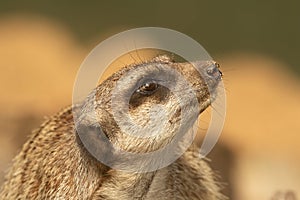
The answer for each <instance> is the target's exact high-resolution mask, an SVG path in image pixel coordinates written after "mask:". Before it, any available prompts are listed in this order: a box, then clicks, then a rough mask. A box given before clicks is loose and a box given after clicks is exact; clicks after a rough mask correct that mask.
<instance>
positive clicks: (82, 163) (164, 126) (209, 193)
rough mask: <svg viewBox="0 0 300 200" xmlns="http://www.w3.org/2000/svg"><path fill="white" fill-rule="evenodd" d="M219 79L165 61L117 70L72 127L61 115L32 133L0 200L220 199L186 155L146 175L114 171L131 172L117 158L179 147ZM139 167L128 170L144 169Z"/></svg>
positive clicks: (207, 67) (197, 66)
mask: <svg viewBox="0 0 300 200" xmlns="http://www.w3.org/2000/svg"><path fill="white" fill-rule="evenodd" d="M221 77H222V73H221V72H220V70H219V66H218V64H217V63H215V62H213V61H201V62H194V63H189V62H183V63H178V62H174V61H172V60H171V59H170V58H169V57H168V56H159V57H156V58H154V59H152V60H149V61H147V62H143V63H140V64H133V65H130V66H127V67H124V68H122V69H121V70H119V71H117V72H115V73H114V74H113V75H111V76H110V77H109V78H108V79H106V80H105V81H104V82H102V83H101V84H100V85H99V86H97V88H95V90H94V91H93V92H91V94H90V95H89V96H88V97H87V98H86V100H85V101H84V102H83V104H82V105H79V106H76V107H73V109H74V110H75V113H76V114H77V116H76V119H75V117H74V115H73V114H74V110H72V107H68V108H66V109H64V110H62V111H61V112H59V113H57V114H56V115H54V116H52V117H50V118H49V119H48V120H47V121H46V122H44V123H43V124H42V125H41V126H40V128H38V129H36V130H35V131H33V133H32V134H31V136H30V138H29V140H28V141H27V142H26V143H25V144H24V146H23V148H22V150H21V152H20V153H19V154H18V155H17V156H16V157H15V159H14V161H13V166H12V167H11V169H10V171H9V172H8V174H7V176H6V181H5V183H4V185H3V186H2V189H1V191H0V198H1V199H110V200H114V199H124V200H129V199H177V198H178V199H206V200H215V199H226V198H225V197H224V196H223V195H222V194H221V192H220V188H219V184H218V182H217V180H216V179H215V177H214V174H213V172H212V170H211V169H210V167H209V166H208V164H207V162H206V160H205V159H200V158H199V157H198V154H197V152H194V150H193V148H188V149H186V150H185V151H184V152H182V155H180V157H178V158H177V159H176V160H174V162H172V163H170V164H169V165H167V166H165V167H162V168H157V169H152V170H149V171H147V172H139V173H136V172H134V171H133V172H128V171H122V170H118V169H117V168H115V167H114V166H118V162H119V165H128V166H129V167H130V165H131V164H132V165H133V163H130V162H131V161H130V162H129V160H130V159H129V158H128V157H126V156H123V155H125V154H122V153H120V151H123V152H127V153H128V152H129V153H130V154H138V155H146V154H150V153H153V152H156V151H159V150H161V149H164V148H165V147H166V146H168V145H169V144H171V143H172V142H173V141H174V140H175V141H179V139H180V138H181V137H182V136H183V135H184V134H185V131H188V130H189V129H190V128H191V127H192V125H193V124H194V123H195V121H196V120H197V118H198V116H199V115H200V113H201V112H203V111H204V110H205V109H206V108H207V107H208V106H209V105H210V103H211V101H212V100H213V99H214V98H215V95H216V94H215V89H216V87H217V85H218V82H219V81H220V79H221ZM74 121H75V122H74ZM99 128H100V129H101V134H102V135H101V134H100V133H99ZM179 130H180V131H179ZM177 137H178V138H177ZM107 141H108V142H107ZM115 147H117V148H115ZM168 152H169V151H168ZM171 153H172V152H171ZM126 155H127V154H126ZM97 156H102V158H103V159H106V161H108V163H109V164H111V165H108V164H107V163H102V162H101V159H102V158H98V157H97ZM165 159H168V158H167V157H165V156H164V154H163V155H161V158H160V161H163V160H165ZM142 161H143V162H140V163H138V162H137V163H138V164H140V165H141V166H136V167H141V168H143V167H147V166H148V165H151V164H152V163H151V162H149V163H148V162H147V160H145V159H144V160H142ZM120 163H121V164H120ZM142 165H144V166H142Z"/></svg>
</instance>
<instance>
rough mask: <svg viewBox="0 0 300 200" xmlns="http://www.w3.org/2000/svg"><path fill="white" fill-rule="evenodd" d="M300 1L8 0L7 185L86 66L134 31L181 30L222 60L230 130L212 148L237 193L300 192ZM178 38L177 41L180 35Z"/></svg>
mask: <svg viewBox="0 0 300 200" xmlns="http://www.w3.org/2000/svg"><path fill="white" fill-rule="evenodd" d="M299 7H300V1H296V0H294V1H292V0H290V1H271V0H266V1H260V2H256V1H250V0H247V1H238V0H232V1H218V2H216V1H205V2H202V1H196V0H188V1H185V2H183V1H176V0H175V1H174V0H173V1H170V0H166V1H158V0H152V1H137V0H132V1H105V2H104V1H102V2H101V1H95V2H93V3H85V4H83V3H82V2H79V1H72V3H67V2H62V1H60V2H58V1H48V2H45V1H43V2H42V1H40V2H37V1H33V0H28V1H26V2H25V1H24V2H19V3H17V1H1V2H0V92H1V98H0V146H1V150H0V184H1V183H2V182H3V179H4V172H5V171H6V170H7V169H8V167H9V166H10V164H11V159H12V158H13V157H14V156H15V155H16V154H17V152H18V151H19V150H20V148H21V147H22V144H23V143H24V142H25V141H26V138H27V135H28V134H29V133H30V132H31V130H33V129H34V128H37V127H38V126H39V124H40V123H41V122H42V121H43V120H44V116H49V115H51V114H53V113H55V112H57V111H59V110H60V109H61V108H62V107H64V106H67V105H69V104H71V95H72V87H73V83H74V80H75V77H76V72H77V70H78V69H79V67H80V64H81V62H82V61H83V59H84V58H85V57H86V56H87V54H88V52H89V51H91V50H92V49H93V47H94V46H95V45H97V44H98V43H99V42H101V41H102V40H104V39H106V38H108V37H109V36H111V35H113V34H116V33H118V32H120V31H124V30H127V29H130V28H135V27H143V26H159V27H165V28H171V29H174V30H177V31H180V32H182V33H185V34H187V35H189V36H190V37H192V38H194V39H195V40H197V41H198V42H199V43H200V44H202V45H203V46H204V48H205V49H206V50H207V51H208V52H209V53H210V54H211V56H212V57H213V58H214V59H215V60H217V61H218V62H219V63H220V64H221V69H222V71H223V72H224V82H225V85H226V91H227V116H226V123H225V127H224V131H223V133H222V135H221V138H220V140H219V142H218V145H217V146H216V148H215V149H214V150H213V151H212V152H211V153H210V157H211V159H212V165H213V167H214V169H216V171H217V172H218V174H219V175H220V177H221V180H222V182H223V183H224V184H223V185H224V188H225V189H224V192H225V193H226V194H227V195H229V196H230V198H231V199H237V200H253V199H270V198H271V197H272V196H273V195H278V194H279V193H280V192H283V193H284V192H289V191H292V192H294V195H297V196H298V197H299V196H300V170H299V169H300V148H299V143H300V135H299V133H300V123H299V119H300V107H299V102H300V93H299V91H300V59H299V55H298V54H299V53H300V39H299V36H300V12H299ZM174 42H176V41H174Z"/></svg>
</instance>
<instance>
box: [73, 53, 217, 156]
mask: <svg viewBox="0 0 300 200" xmlns="http://www.w3.org/2000/svg"><path fill="white" fill-rule="evenodd" d="M221 77H222V73H221V72H220V70H219V65H218V64H217V63H216V62H214V61H199V62H193V63H190V62H182V63H178V62H174V61H172V60H171V59H170V58H169V57H168V56H158V57H155V58H154V59H152V60H149V61H147V62H143V63H140V64H134V65H130V66H127V67H125V68H123V69H121V70H119V71H117V72H116V73H114V74H113V75H112V76H110V77H109V78H108V79H106V80H105V81H104V82H103V83H101V84H100V85H99V86H98V87H97V88H96V89H95V90H94V91H93V92H92V93H91V95H90V96H89V97H88V98H87V100H86V101H85V103H84V104H83V106H82V107H80V111H79V112H80V117H79V118H78V123H77V127H76V128H77V132H79V136H80V139H81V140H84V142H83V143H85V144H84V146H85V147H87V146H88V148H89V149H92V150H89V151H90V152H91V151H93V153H92V154H93V155H94V156H95V155H96V156H97V155H98V154H101V155H104V154H105V155H106V156H107V157H111V156H112V155H113V154H114V153H115V151H126V152H130V153H149V152H153V151H157V150H159V149H161V148H164V147H165V146H167V145H169V144H170V143H171V142H172V141H176V142H178V141H179V140H180V138H182V137H184V135H185V133H186V132H188V131H189V130H190V129H191V128H192V126H193V124H194V123H195V121H196V120H197V118H198V116H199V114H200V113H201V112H202V111H204V110H205V109H206V108H207V107H208V106H209V105H210V104H211V101H212V100H213V99H214V98H215V95H216V94H215V89H216V87H217V85H218V82H219V81H220V80H221ZM103 141H106V142H103ZM112 146H113V147H114V148H111V147H112ZM112 149H113V150H112ZM116 149H117V150H116Z"/></svg>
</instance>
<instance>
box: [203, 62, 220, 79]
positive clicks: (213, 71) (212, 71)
mask: <svg viewBox="0 0 300 200" xmlns="http://www.w3.org/2000/svg"><path fill="white" fill-rule="evenodd" d="M206 74H207V75H208V76H209V77H210V78H213V79H215V80H217V81H219V80H221V78H222V76H223V74H222V72H221V71H220V65H219V64H218V63H216V62H213V63H212V64H211V65H209V66H207V68H206Z"/></svg>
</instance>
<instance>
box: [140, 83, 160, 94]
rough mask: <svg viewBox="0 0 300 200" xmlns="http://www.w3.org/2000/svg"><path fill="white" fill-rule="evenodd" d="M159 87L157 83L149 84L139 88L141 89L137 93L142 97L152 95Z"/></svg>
mask: <svg viewBox="0 0 300 200" xmlns="http://www.w3.org/2000/svg"><path fill="white" fill-rule="evenodd" d="M158 87H159V85H158V84H157V83H154V82H149V83H145V84H144V85H142V86H141V87H139V89H137V90H136V92H138V93H140V94H142V95H151V94H153V93H154V92H155V91H156V90H157V88H158Z"/></svg>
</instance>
